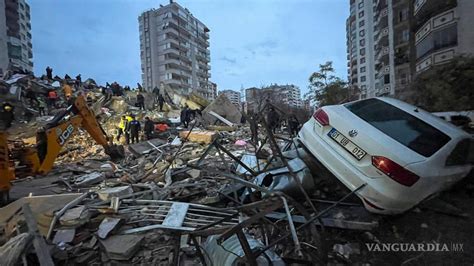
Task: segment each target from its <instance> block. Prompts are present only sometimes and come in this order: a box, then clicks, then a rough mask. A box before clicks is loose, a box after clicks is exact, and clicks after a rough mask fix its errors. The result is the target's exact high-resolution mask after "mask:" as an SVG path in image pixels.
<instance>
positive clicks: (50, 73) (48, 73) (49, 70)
mask: <svg viewBox="0 0 474 266" xmlns="http://www.w3.org/2000/svg"><path fill="white" fill-rule="evenodd" d="M46 77H47V78H48V79H49V80H52V79H53V69H52V68H50V67H49V66H48V67H46Z"/></svg>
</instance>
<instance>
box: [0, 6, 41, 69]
mask: <svg viewBox="0 0 474 266" xmlns="http://www.w3.org/2000/svg"><path fill="white" fill-rule="evenodd" d="M30 19H31V16H30V6H29V5H28V4H27V3H26V1H25V0H2V1H0V75H3V74H4V73H5V71H6V70H7V69H8V67H9V66H14V67H18V68H21V69H22V70H26V71H33V62H32V58H33V45H32V43H31V23H30Z"/></svg>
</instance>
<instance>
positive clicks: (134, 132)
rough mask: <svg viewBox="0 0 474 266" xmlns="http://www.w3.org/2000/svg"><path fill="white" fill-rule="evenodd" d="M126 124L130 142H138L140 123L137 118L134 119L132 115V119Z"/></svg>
mask: <svg viewBox="0 0 474 266" xmlns="http://www.w3.org/2000/svg"><path fill="white" fill-rule="evenodd" d="M128 126H129V130H130V139H131V142H132V144H134V143H138V142H139V140H138V135H139V133H140V131H141V125H140V122H139V121H138V120H137V119H135V116H134V115H132V121H130V122H129V123H128Z"/></svg>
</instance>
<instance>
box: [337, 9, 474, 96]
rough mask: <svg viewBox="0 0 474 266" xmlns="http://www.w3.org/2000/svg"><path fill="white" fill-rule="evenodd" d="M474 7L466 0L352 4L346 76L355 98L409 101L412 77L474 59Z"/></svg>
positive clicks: (348, 32)
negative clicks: (355, 90)
mask: <svg viewBox="0 0 474 266" xmlns="http://www.w3.org/2000/svg"><path fill="white" fill-rule="evenodd" d="M473 5H474V3H473V2H472V1H469V0H454V1H443V0H430V1H427V0H416V1H410V0H374V1H372V0H350V15H349V18H348V19H347V21H346V32H347V33H346V34H347V42H346V43H347V60H348V63H347V67H348V70H347V71H348V80H349V83H350V84H351V85H353V86H356V87H358V88H359V89H360V94H359V98H360V99H365V98H370V97H378V96H392V97H396V98H399V99H402V100H409V99H410V97H411V95H412V91H411V90H410V83H411V81H412V80H413V79H414V78H415V77H416V75H418V74H419V73H421V72H422V71H424V70H426V69H428V68H430V67H431V66H433V65H439V64H443V63H447V62H449V61H450V60H452V59H453V58H454V57H455V56H458V55H472V54H473V52H474V49H473V46H472V45H470V44H472V43H473V41H474V35H473V32H472V30H470V29H471V27H470V26H468V25H471V24H472V23H473V21H472V17H473V16H472V15H473V12H474V6H473ZM468 44H469V45H468Z"/></svg>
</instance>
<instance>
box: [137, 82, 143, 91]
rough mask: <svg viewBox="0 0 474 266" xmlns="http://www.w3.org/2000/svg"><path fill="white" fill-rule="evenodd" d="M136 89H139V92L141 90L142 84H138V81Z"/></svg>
mask: <svg viewBox="0 0 474 266" xmlns="http://www.w3.org/2000/svg"><path fill="white" fill-rule="evenodd" d="M137 89H138V91H140V92H141V91H143V87H142V85H140V83H138V82H137Z"/></svg>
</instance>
